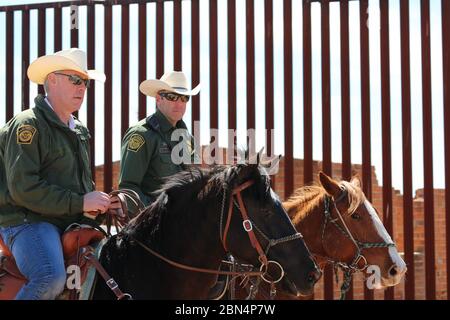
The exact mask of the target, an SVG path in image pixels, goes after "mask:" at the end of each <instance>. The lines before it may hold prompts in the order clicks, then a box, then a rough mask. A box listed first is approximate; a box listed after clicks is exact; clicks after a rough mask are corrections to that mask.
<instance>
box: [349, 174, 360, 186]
mask: <svg viewBox="0 0 450 320" xmlns="http://www.w3.org/2000/svg"><path fill="white" fill-rule="evenodd" d="M350 183H351V184H352V185H354V186H355V187H358V188H360V189H361V188H362V182H361V178H360V177H359V175H358V174H356V175H354V176H353V178H352V180H350Z"/></svg>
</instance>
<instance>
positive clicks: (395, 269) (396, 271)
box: [389, 265, 398, 277]
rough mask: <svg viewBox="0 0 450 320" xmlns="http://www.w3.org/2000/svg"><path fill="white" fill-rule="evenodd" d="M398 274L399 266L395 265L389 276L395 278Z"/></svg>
mask: <svg viewBox="0 0 450 320" xmlns="http://www.w3.org/2000/svg"><path fill="white" fill-rule="evenodd" d="M397 274H398V269H397V265H393V266H392V267H391V268H390V269H389V275H390V276H391V277H395V276H396V275H397Z"/></svg>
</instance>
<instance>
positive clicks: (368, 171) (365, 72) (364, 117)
mask: <svg viewBox="0 0 450 320" xmlns="http://www.w3.org/2000/svg"><path fill="white" fill-rule="evenodd" d="M368 9H369V3H368V0H361V1H360V4H359V27H360V42H361V47H360V57H361V134H362V141H361V147H362V180H363V191H364V194H365V195H366V197H367V199H368V200H369V201H372V164H371V163H372V160H371V151H370V150H371V142H370V68H369V29H368V19H369V16H368V12H369V11H368ZM364 298H365V299H367V300H372V299H373V291H371V290H369V289H368V288H367V287H366V286H364Z"/></svg>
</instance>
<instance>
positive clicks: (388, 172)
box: [380, 1, 394, 300]
mask: <svg viewBox="0 0 450 320" xmlns="http://www.w3.org/2000/svg"><path fill="white" fill-rule="evenodd" d="M380 20H381V21H380V25H381V28H380V46H381V48H380V49H381V110H382V115H381V118H382V119H381V122H382V132H383V137H382V153H383V156H382V159H383V224H384V226H385V227H386V230H387V232H388V233H389V234H393V231H394V230H393V215H394V206H393V203H392V160H391V154H392V152H391V89H390V83H391V81H390V77H391V75H390V71H389V68H390V61H389V3H388V2H387V1H380ZM384 297H385V299H388V300H391V299H393V298H394V290H393V288H389V289H387V290H386V291H385V295H384Z"/></svg>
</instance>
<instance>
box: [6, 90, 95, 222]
mask: <svg viewBox="0 0 450 320" xmlns="http://www.w3.org/2000/svg"><path fill="white" fill-rule="evenodd" d="M35 105H36V106H35V107H34V108H32V109H28V110H26V111H23V112H21V113H19V114H18V115H16V116H15V117H14V118H13V119H11V120H10V121H8V123H7V124H6V125H5V126H4V127H3V128H1V129H0V225H1V226H3V227H6V226H11V225H18V224H22V223H27V222H41V221H45V222H49V223H52V224H54V225H56V226H58V227H60V228H62V229H65V228H66V227H68V226H69V225H70V224H71V223H74V222H83V223H87V222H91V221H89V220H90V219H87V218H83V195H84V194H85V193H88V192H91V191H93V190H94V184H93V182H92V174H91V168H90V162H89V138H90V135H89V132H88V129H87V128H86V127H85V126H84V125H83V124H82V123H81V122H80V121H78V120H77V119H75V118H74V123H75V127H74V128H73V129H70V128H69V127H68V126H67V125H66V124H64V123H62V122H61V120H60V119H59V118H58V116H57V115H56V113H55V112H54V111H53V110H52V108H51V107H50V106H49V105H48V104H47V102H46V101H45V97H44V96H42V95H38V96H37V97H36V99H35ZM92 221H93V220H92Z"/></svg>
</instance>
